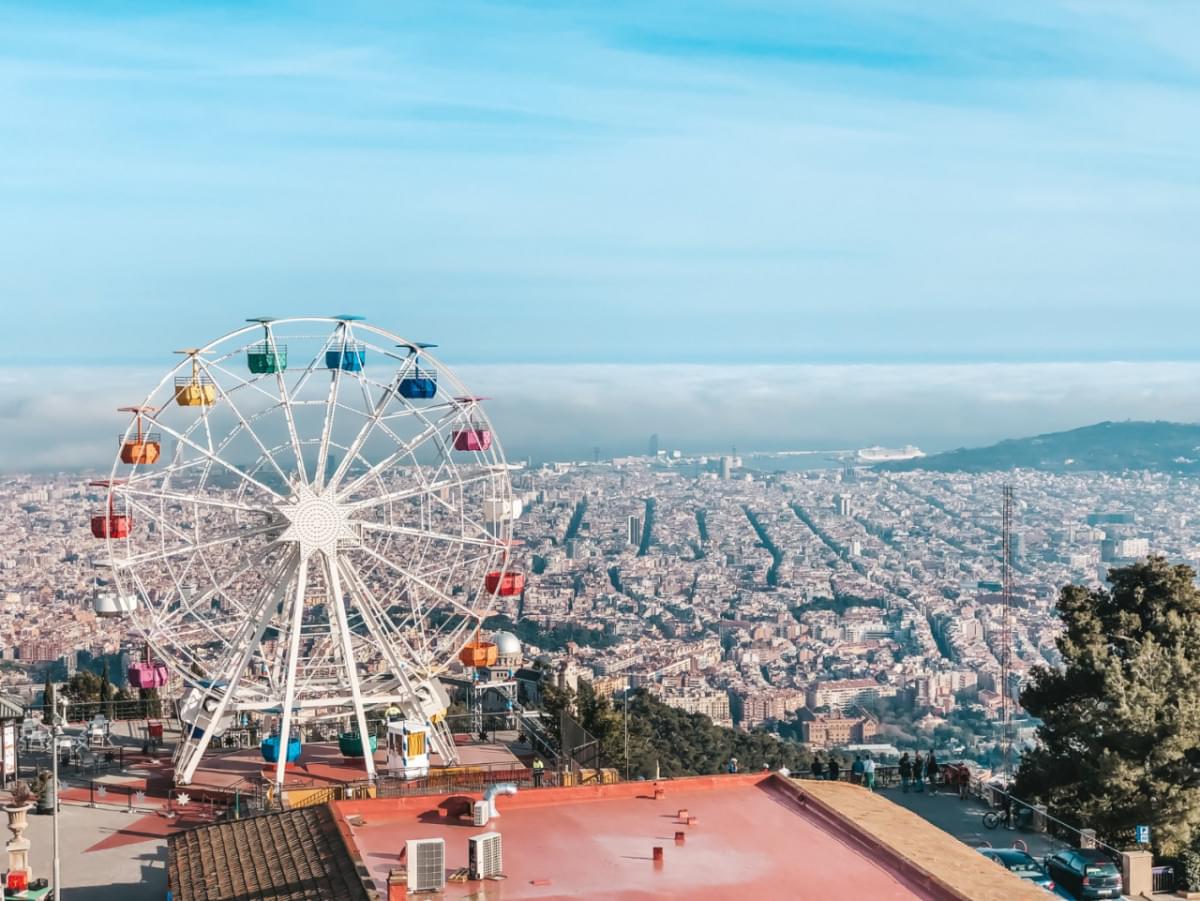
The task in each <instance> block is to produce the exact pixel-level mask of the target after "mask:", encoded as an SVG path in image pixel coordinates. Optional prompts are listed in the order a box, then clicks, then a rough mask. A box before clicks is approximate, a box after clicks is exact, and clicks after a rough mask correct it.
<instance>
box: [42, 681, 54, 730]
mask: <svg viewBox="0 0 1200 901" xmlns="http://www.w3.org/2000/svg"><path fill="white" fill-rule="evenodd" d="M54 702H55V698H54V683H53V682H51V681H50V670H49V669H47V670H46V684H45V685H43V686H42V722H44V723H52V722H54Z"/></svg>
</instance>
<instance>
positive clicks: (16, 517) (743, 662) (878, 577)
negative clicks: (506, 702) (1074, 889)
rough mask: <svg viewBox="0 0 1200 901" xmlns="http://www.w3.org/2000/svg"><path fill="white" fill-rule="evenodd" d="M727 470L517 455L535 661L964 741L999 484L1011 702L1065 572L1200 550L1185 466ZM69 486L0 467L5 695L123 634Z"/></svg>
mask: <svg viewBox="0 0 1200 901" xmlns="http://www.w3.org/2000/svg"><path fill="white" fill-rule="evenodd" d="M759 459H761V458H759ZM740 463H741V461H740V460H738V459H737V458H735V457H730V456H726V457H717V458H712V459H704V458H686V457H679V456H674V455H668V454H664V453H659V454H656V455H655V456H654V457H653V458H651V457H644V458H642V457H638V458H625V459H620V460H615V461H611V462H602V463H599V464H595V463H585V464H569V463H563V464H555V465H549V466H544V467H541V468H537V469H527V470H518V471H516V472H514V486H515V490H516V492H517V494H518V495H519V496H520V498H521V500H522V502H523V505H524V508H525V512H524V513H523V515H522V518H521V519H520V520H519V521H518V523H517V534H518V535H519V537H520V539H521V541H522V545H521V554H522V556H523V559H522V560H521V561H520V563H521V565H523V566H524V567H526V570H527V572H528V583H527V588H526V590H525V591H524V593H523V595H522V596H520V597H512V598H502V599H500V603H501V607H500V609H499V610H498V611H497V612H498V613H501V614H503V615H505V616H506V617H508V619H510V620H511V621H513V622H519V623H521V638H522V640H523V641H525V643H526V647H527V649H528V652H529V654H530V656H531V657H540V658H541V659H542V661H543V664H544V665H545V664H549V665H551V666H553V667H555V668H557V669H558V670H560V671H566V670H569V673H570V679H571V682H572V684H575V683H577V681H578V679H579V678H585V679H588V680H590V681H592V682H593V684H594V685H595V686H596V687H597V688H598V689H599V690H600V691H601V692H606V693H619V692H620V691H622V690H623V689H625V688H647V689H649V690H650V691H651V692H653V693H654V694H655V695H656V696H657V697H659V698H660V699H661V700H662V701H664V702H665V703H667V704H670V705H673V706H676V707H679V708H681V709H683V710H687V711H692V712H699V713H704V714H706V715H707V716H709V717H711V718H712V719H713V720H714V721H715V722H717V723H721V724H730V725H737V726H739V727H741V728H753V727H757V726H764V725H766V726H768V727H771V728H775V727H776V724H779V723H783V724H789V723H790V724H791V725H792V726H793V727H794V728H793V729H791V730H790V731H789V730H788V729H784V730H782V731H784V732H785V734H789V735H790V736H791V737H794V738H796V739H804V740H807V741H809V742H811V743H813V744H814V745H820V746H827V745H833V744H837V743H860V742H864V741H870V740H872V739H873V738H874V739H877V740H879V741H885V742H889V743H897V744H900V745H901V746H903V745H904V744H905V743H921V742H930V741H933V740H934V739H935V738H936V739H937V740H939V741H951V742H952V743H954V744H956V745H962V746H963V748H964V749H969V750H970V751H971V752H973V753H979V754H982V753H985V752H986V751H987V750H988V748H989V746H990V745H991V744H994V741H995V736H996V729H995V723H996V720H997V718H998V717H1000V716H1001V714H1002V709H1003V704H1002V693H1003V686H1002V685H1001V667H1000V660H999V657H998V653H999V651H1000V648H1001V641H1002V634H1003V616H1002V612H1003V604H1002V594H1001V591H1000V585H999V577H1000V498H1001V488H1002V485H1003V484H1005V483H1011V484H1013V486H1014V488H1015V492H1016V497H1017V511H1016V519H1017V522H1016V532H1017V533H1019V539H1020V540H1019V541H1014V542H1013V544H1012V564H1013V566H1014V575H1015V580H1014V595H1013V610H1014V614H1013V633H1012V636H1011V640H1012V647H1013V663H1012V668H1011V670H1012V671H1011V674H1010V684H1009V686H1008V689H1009V694H1010V697H1013V698H1015V697H1016V694H1017V692H1018V691H1019V688H1020V685H1021V684H1022V683H1023V681H1024V680H1025V679H1026V677H1027V673H1028V670H1029V668H1030V667H1033V666H1036V665H1038V664H1054V663H1056V662H1057V660H1058V657H1057V651H1056V649H1055V645H1054V641H1055V638H1056V637H1057V635H1058V632H1059V623H1058V619H1057V616H1056V614H1055V611H1054V601H1055V598H1056V595H1057V591H1058V589H1059V587H1060V586H1062V585H1063V584H1065V583H1068V582H1078V583H1084V584H1093V585H1095V584H1099V583H1100V582H1101V580H1102V579H1103V578H1104V575H1105V572H1106V569H1107V567H1108V565H1109V564H1110V563H1112V562H1115V561H1120V560H1122V559H1125V558H1130V557H1138V556H1143V555H1145V554H1147V553H1160V554H1164V555H1166V556H1168V557H1169V558H1171V559H1174V560H1180V561H1194V560H1196V559H1197V557H1198V556H1200V527H1198V525H1197V520H1196V517H1195V515H1194V513H1193V512H1192V511H1193V510H1194V509H1195V508H1196V506H1197V501H1198V500H1200V482H1198V481H1196V480H1194V479H1189V478H1186V477H1180V476H1170V475H1159V474H1152V473H1131V474H1128V475H1107V474H1100V473H1079V474H1074V475H1057V474H1047V473H1042V472H1034V471H1016V472H1012V473H1005V474H971V475H966V474H962V475H959V474H945V473H931V472H912V473H881V472H877V471H873V470H870V469H861V468H860V469H846V470H843V469H833V468H831V469H821V470H810V471H801V472H768V471H765V467H764V468H763V469H760V470H757V471H751V470H748V469H746V468H743V467H742V466H741V465H740ZM81 484H82V480H81V479H80V478H79V477H78V476H73V475H46V476H41V475H39V476H22V477H9V478H7V479H5V480H4V481H3V482H0V511H2V512H3V514H4V516H5V519H6V522H8V523H9V528H8V529H7V530H6V531H5V533H4V535H3V536H0V598H2V599H3V601H2V602H0V636H3V637H2V638H0V643H2V646H0V656H2V658H3V670H2V677H0V678H2V680H3V684H4V686H6V687H8V688H10V689H13V690H18V691H20V690H21V689H22V688H23V689H24V690H26V691H29V690H30V689H31V687H32V686H35V685H36V684H38V679H40V678H41V674H42V671H43V670H44V667H45V666H46V664H47V663H48V662H51V661H61V662H62V664H63V665H64V667H65V668H66V669H69V668H71V667H72V666H74V664H75V661H76V660H77V659H79V658H80V655H81V654H86V655H87V659H90V658H95V657H98V656H100V655H102V654H116V653H121V652H123V651H124V652H129V653H134V654H136V653H137V651H138V646H137V643H136V640H135V637H134V636H133V635H131V634H130V633H129V630H128V625H127V623H126V622H125V621H124V620H122V619H120V618H100V617H97V615H96V614H95V613H94V612H93V603H92V599H93V595H94V593H95V592H96V590H97V580H101V581H102V580H103V579H104V571H103V569H102V568H97V567H96V566H95V565H94V560H93V558H94V557H95V556H96V555H97V554H98V553H99V551H100V546H99V543H98V542H96V541H95V539H93V538H92V537H91V536H90V534H89V532H88V530H87V511H88V509H89V502H88V498H87V495H86V491H87V489H86V488H83V487H81ZM113 675H114V680H117V681H119V680H120V678H121V676H120V674H119V673H118V672H116V671H114V674H113ZM1018 714H1019V711H1018ZM1017 722H1018V729H1019V732H1018V735H1019V736H1025V735H1028V734H1029V725H1028V724H1027V723H1024V722H1022V720H1021V718H1020V716H1019V715H1018V721H1017Z"/></svg>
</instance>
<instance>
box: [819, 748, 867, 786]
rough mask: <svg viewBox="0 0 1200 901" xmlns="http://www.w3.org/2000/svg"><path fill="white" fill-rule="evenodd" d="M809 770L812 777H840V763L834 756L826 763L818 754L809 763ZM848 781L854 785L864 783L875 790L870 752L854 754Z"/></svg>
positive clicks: (836, 778)
mask: <svg viewBox="0 0 1200 901" xmlns="http://www.w3.org/2000/svg"><path fill="white" fill-rule="evenodd" d="M809 772H810V773H811V774H812V777H813V778H814V779H829V780H830V781H832V782H837V781H838V780H839V779H841V778H842V764H841V762H840V761H839V760H838V759H837V758H836V757H832V756H831V757H830V758H829V761H828V763H827V762H825V761H824V760H822V759H821V756H820V755H819V754H818V755H816V756H814V757H813V760H812V763H811V764H810V765H809ZM850 781H851V782H853V783H854V784H855V785H865V786H866V787H867V788H869V789H871V790H872V791H874V790H875V761H874V760H873V759H872V757H871V755H870V754H866V755H863V754H856V755H854V763H852V764H851V765H850Z"/></svg>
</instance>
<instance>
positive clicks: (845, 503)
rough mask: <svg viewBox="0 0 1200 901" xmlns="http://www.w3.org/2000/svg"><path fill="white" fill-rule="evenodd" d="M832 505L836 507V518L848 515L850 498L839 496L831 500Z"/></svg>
mask: <svg viewBox="0 0 1200 901" xmlns="http://www.w3.org/2000/svg"><path fill="white" fill-rule="evenodd" d="M833 502H834V505H835V506H836V507H837V514H838V516H849V515H850V498H848V497H846V495H844V494H839V495H837V496H836V497H834V499H833Z"/></svg>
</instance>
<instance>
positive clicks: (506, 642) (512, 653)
mask: <svg viewBox="0 0 1200 901" xmlns="http://www.w3.org/2000/svg"><path fill="white" fill-rule="evenodd" d="M492 643H493V644H494V645H496V653H497V654H498V655H499V656H501V657H520V656H521V639H519V638H517V636H515V635H513V634H512V633H511V632H497V633H496V634H495V635H493V636H492Z"/></svg>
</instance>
